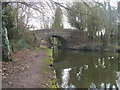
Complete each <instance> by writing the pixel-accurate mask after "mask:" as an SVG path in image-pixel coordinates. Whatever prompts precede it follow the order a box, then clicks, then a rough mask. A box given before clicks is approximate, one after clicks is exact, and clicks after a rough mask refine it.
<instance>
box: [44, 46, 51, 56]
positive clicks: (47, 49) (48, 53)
mask: <svg viewBox="0 0 120 90" xmlns="http://www.w3.org/2000/svg"><path fill="white" fill-rule="evenodd" d="M45 53H46V54H47V55H48V56H51V55H52V49H50V48H46V49H45Z"/></svg>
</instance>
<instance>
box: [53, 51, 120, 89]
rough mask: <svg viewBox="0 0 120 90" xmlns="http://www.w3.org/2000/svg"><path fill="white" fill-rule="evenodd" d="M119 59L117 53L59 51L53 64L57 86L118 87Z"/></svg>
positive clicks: (119, 79)
mask: <svg viewBox="0 0 120 90" xmlns="http://www.w3.org/2000/svg"><path fill="white" fill-rule="evenodd" d="M119 64H120V59H119V54H117V53H108V52H106V53H99V52H78V51H68V50H67V51H61V53H60V52H59V55H57V56H56V57H55V60H54V66H55V70H56V77H57V79H58V84H59V87H63V88H119V89H120V69H119Z"/></svg>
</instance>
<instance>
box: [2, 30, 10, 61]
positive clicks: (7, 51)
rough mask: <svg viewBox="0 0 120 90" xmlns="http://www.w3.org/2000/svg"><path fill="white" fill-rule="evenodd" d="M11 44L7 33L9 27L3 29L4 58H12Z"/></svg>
mask: <svg viewBox="0 0 120 90" xmlns="http://www.w3.org/2000/svg"><path fill="white" fill-rule="evenodd" d="M9 56H10V45H9V40H8V35H7V29H6V28H4V29H2V60H3V61H9V60H10V58H9Z"/></svg>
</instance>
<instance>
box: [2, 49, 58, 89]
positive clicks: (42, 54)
mask: <svg viewBox="0 0 120 90" xmlns="http://www.w3.org/2000/svg"><path fill="white" fill-rule="evenodd" d="M12 56H13V61H12V62H3V73H2V87H3V88H56V85H55V83H56V82H55V77H54V69H53V68H52V67H51V65H52V63H53V59H52V57H51V50H50V49H39V48H36V49H35V50H34V51H33V50H21V51H17V52H14V53H12Z"/></svg>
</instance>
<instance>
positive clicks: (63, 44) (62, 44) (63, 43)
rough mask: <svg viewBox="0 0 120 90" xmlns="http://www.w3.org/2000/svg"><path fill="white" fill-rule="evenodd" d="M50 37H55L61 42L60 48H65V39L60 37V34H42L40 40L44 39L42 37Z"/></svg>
mask: <svg viewBox="0 0 120 90" xmlns="http://www.w3.org/2000/svg"><path fill="white" fill-rule="evenodd" d="M50 37H54V38H57V39H58V40H59V41H60V42H61V46H60V47H59V48H60V49H65V48H67V40H66V39H64V38H63V37H61V36H58V35H49V36H44V37H42V38H41V40H44V39H47V38H50Z"/></svg>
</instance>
